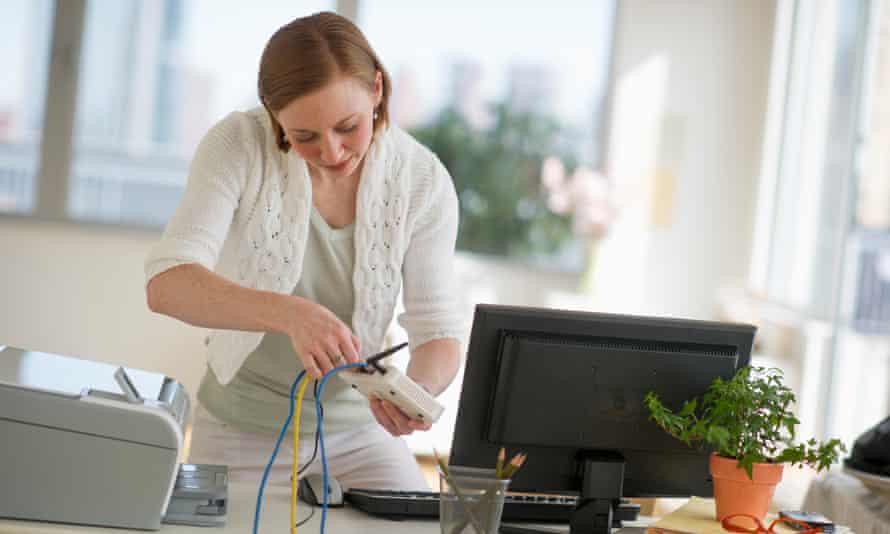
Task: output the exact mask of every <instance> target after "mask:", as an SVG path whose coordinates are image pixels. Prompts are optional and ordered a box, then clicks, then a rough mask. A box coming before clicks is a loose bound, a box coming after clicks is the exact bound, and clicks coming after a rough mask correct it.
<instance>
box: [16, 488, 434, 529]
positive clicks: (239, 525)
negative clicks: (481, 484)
mask: <svg viewBox="0 0 890 534" xmlns="http://www.w3.org/2000/svg"><path fill="white" fill-rule="evenodd" d="M256 495H257V486H256V485H255V484H246V483H230V484H229V510H228V517H227V519H226V525H225V527H223V528H218V527H209V528H208V527H187V526H180V525H162V526H161V530H159V531H157V532H160V533H162V534H216V533H219V534H223V533H226V534H228V533H234V532H237V533H239V534H249V533H250V532H252V529H253V514H254V509H255V507H256ZM308 513H309V505H307V504H306V503H304V502H302V501H298V502H297V518H298V519H299V518H303V517H306V515H307V514H308ZM289 521H290V488H286V487H268V486H267V487H266V489H265V491H264V494H263V510H262V516H261V518H260V528H259V532H260V533H265V532H275V533H278V534H284V533H287V532H289V530H288V522H289ZM320 526H321V508H316V509H315V515H314V516H313V517H312V519H311V520H309V522H308V523H306V524H305V525H303V526H301V527H300V528H299V529H297V531H298V532H302V533H305V534H310V533H313V534H314V533H317V532H318V531H319V527H320ZM116 532H147V531H144V530H141V531H140V530H129V529H116V528H107V527H88V526H80V525H63V524H58V523H44V522H40V521H11V520H5V519H0V533H2V534H7V533H8V534H86V533H96V534H114V533H116ZM325 532H330V533H332V534H341V533H350V532H361V533H362V534H374V533H377V532H380V533H386V534H402V533H405V534H408V533H412V534H424V533H431V534H432V533H436V534H438V533H439V522H438V520H426V521H390V520H388V519H381V518H376V517H373V516H369V515H367V514H364V513H362V512H360V511H359V510H355V509H353V508H350V507H349V505H348V504H347V505H346V506H345V507H343V508H329V509H328V514H327V519H326V521H325Z"/></svg>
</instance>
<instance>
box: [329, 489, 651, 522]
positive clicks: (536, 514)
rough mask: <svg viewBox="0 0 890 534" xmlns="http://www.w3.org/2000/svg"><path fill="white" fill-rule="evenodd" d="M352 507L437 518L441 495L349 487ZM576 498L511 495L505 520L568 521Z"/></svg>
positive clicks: (624, 509) (627, 511)
mask: <svg viewBox="0 0 890 534" xmlns="http://www.w3.org/2000/svg"><path fill="white" fill-rule="evenodd" d="M343 497H344V499H345V500H346V502H348V503H350V504H351V505H352V506H353V507H355V508H358V509H359V510H361V511H363V512H365V513H367V514H371V515H379V516H383V517H388V518H390V519H412V518H423V517H426V518H438V517H439V494H438V493H436V492H432V491H387V490H375V489H361V488H350V489H348V490H346V491H345V492H344V495H343ZM576 501H577V499H576V498H575V497H572V496H552V495H530V494H508V495H507V496H506V498H505V499H504V513H503V516H502V518H503V520H504V521H515V522H530V523H550V522H554V523H568V522H569V517H570V516H571V513H572V510H574V509H575V503H576ZM639 512H640V505H639V504H633V503H630V502H624V501H622V502H621V504H620V506H619V508H618V513H616V514H615V516H614V518H613V519H614V521H613V524H617V526H621V525H620V523H619V522H620V521H633V520H635V519H636V518H637V514H639Z"/></svg>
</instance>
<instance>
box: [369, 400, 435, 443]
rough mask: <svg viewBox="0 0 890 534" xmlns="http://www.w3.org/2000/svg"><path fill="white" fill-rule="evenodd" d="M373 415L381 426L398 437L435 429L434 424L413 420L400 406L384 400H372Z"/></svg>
mask: <svg viewBox="0 0 890 534" xmlns="http://www.w3.org/2000/svg"><path fill="white" fill-rule="evenodd" d="M371 413H373V414H374V418H375V419H377V422H378V423H380V426H382V427H383V428H385V429H386V431H387V432H389V433H390V434H392V435H393V436H396V437H398V436H407V435H408V434H411V433H413V432H414V431H415V430H429V429H430V428H432V427H433V425H432V423H423V422H420V421H417V420H415V419H411V418H410V417H408V416H407V415H405V412H403V411H402V410H400V409H399V407H398V406H396V405H395V404H393V403H391V402H389V401H386V400H382V399H371Z"/></svg>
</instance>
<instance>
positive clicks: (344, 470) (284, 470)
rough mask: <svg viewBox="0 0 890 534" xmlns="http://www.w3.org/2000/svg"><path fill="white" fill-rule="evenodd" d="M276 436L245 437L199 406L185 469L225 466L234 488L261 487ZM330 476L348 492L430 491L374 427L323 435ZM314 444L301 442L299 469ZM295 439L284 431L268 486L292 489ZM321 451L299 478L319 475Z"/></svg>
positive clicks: (408, 456) (403, 448)
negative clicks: (236, 485) (238, 485)
mask: <svg viewBox="0 0 890 534" xmlns="http://www.w3.org/2000/svg"><path fill="white" fill-rule="evenodd" d="M277 439H278V436H277V435H271V434H262V433H256V432H244V431H242V430H239V429H237V428H235V427H234V426H232V425H230V424H227V423H225V422H223V421H220V420H219V419H217V418H216V417H214V416H213V415H211V414H210V412H208V411H207V410H206V409H205V408H204V406H202V405H201V404H200V403H197V406H196V408H195V416H194V423H193V424H192V437H191V446H190V449H189V457H188V461H189V463H194V464H223V465H227V466H228V467H229V480H231V481H232V482H251V483H257V484H258V483H259V481H260V479H261V478H262V476H263V470H264V469H265V468H266V464H267V463H268V462H269V457H271V456H272V451H273V449H274V448H275V441H276V440H277ZM324 445H325V453H326V454H325V456H326V458H327V464H328V476H332V477H334V478H336V479H337V481H339V482H340V485H341V486H342V487H343V488H344V489H346V488H371V489H387V490H400V491H429V489H430V488H429V485H428V484H427V482H426V479H425V478H424V476H423V473H422V472H421V471H420V467H419V466H418V465H417V461H416V460H415V459H414V455H413V454H412V453H411V451H410V450H409V449H408V445H407V444H406V443H405V440H403V439H402V438H397V437H394V436H392V435H391V434H390V433H388V432H387V431H386V430H384V429H383V427H381V426H380V425H378V424H377V423H376V422H374V423H370V424H367V425H364V426H360V427H358V428H356V429H355V430H350V431H348V432H340V433H337V434H332V435H330V436H328V435H325V437H324ZM314 446H315V441H314V439H304V438H302V437H301V439H300V451H299V460H300V468H301V469H302V468H303V466H305V465H306V462H308V461H309V459H310V458H311V457H312V449H313V447H314ZM292 464H293V435H292V434H291V433H290V431H288V433H287V435H285V437H284V439H283V440H282V442H281V446H280V447H279V449H278V456H277V457H276V458H275V463H274V464H273V465H272V468H271V469H270V471H269V479H268V481H267V482H266V483H267V484H269V485H284V486H288V485H290V476H291V466H292ZM321 472H322V463H321V445H320V444H319V447H318V453H317V455H316V458H315V460H314V461H313V462H312V464H311V466H310V467H309V468H308V469H307V470H306V471H305V472H304V473H303V474H304V475H308V474H312V473H321Z"/></svg>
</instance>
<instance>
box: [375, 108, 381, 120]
mask: <svg viewBox="0 0 890 534" xmlns="http://www.w3.org/2000/svg"><path fill="white" fill-rule="evenodd" d="M379 116H380V114H379V113H377V110H376V109H375V110H374V120H375V121H376V120H377V117H379Z"/></svg>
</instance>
